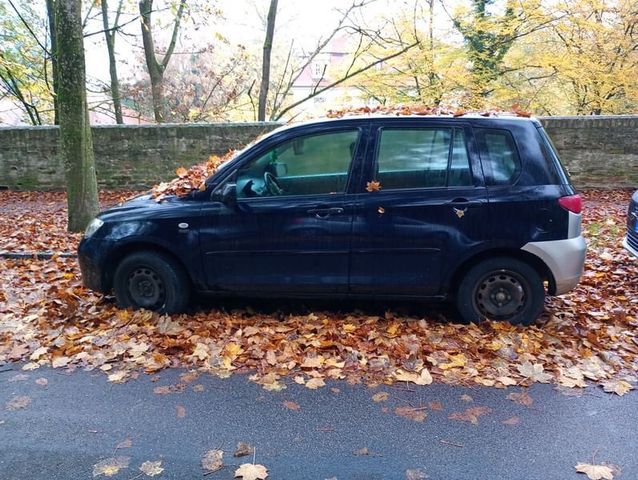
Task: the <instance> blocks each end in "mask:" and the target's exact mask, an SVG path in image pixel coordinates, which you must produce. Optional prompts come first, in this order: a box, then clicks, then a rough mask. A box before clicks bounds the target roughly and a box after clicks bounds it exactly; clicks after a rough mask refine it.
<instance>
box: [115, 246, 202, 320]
mask: <svg viewBox="0 0 638 480" xmlns="http://www.w3.org/2000/svg"><path fill="white" fill-rule="evenodd" d="M113 290H114V291H115V298H116V300H117V304H118V306H119V307H120V308H129V307H131V308H133V309H140V308H144V309H146V310H153V311H156V312H160V313H179V312H183V311H184V310H185V309H186V307H187V306H188V303H189V301H190V296H191V295H190V294H191V288H190V281H189V278H188V276H187V275H186V273H185V272H184V269H183V268H182V266H181V265H179V264H178V263H177V262H175V261H174V260H173V259H171V258H170V257H167V256H165V255H162V254H161V253H157V252H150V251H142V252H135V253H132V254H130V255H128V256H127V257H125V258H124V259H123V260H122V261H121V262H120V264H119V265H118V266H117V268H116V270H115V275H114V277H113Z"/></svg>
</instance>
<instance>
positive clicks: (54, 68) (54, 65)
mask: <svg viewBox="0 0 638 480" xmlns="http://www.w3.org/2000/svg"><path fill="white" fill-rule="evenodd" d="M46 5H47V18H48V21H49V38H50V39H51V73H52V74H53V124H54V125H59V124H60V112H59V108H58V60H57V54H58V53H57V52H58V48H57V35H56V33H55V13H54V11H55V0H46Z"/></svg>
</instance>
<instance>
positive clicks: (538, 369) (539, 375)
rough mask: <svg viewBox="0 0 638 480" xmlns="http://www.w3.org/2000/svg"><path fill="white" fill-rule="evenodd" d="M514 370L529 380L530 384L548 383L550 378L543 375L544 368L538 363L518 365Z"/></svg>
mask: <svg viewBox="0 0 638 480" xmlns="http://www.w3.org/2000/svg"><path fill="white" fill-rule="evenodd" d="M516 369H517V370H518V371H519V373H520V374H521V375H523V376H524V377H525V378H527V379H529V380H530V381H532V382H539V383H549V381H550V380H551V379H552V376H551V375H550V374H548V373H544V367H543V365H541V364H540V363H534V364H532V363H530V362H525V363H523V364H521V365H518V366H517V367H516Z"/></svg>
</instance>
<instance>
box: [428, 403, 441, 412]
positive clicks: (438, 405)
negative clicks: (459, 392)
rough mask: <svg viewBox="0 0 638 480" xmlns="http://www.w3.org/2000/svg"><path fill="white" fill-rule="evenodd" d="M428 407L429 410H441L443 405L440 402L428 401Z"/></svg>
mask: <svg viewBox="0 0 638 480" xmlns="http://www.w3.org/2000/svg"><path fill="white" fill-rule="evenodd" d="M428 407H429V408H430V410H443V405H441V402H428Z"/></svg>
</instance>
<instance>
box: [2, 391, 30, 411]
mask: <svg viewBox="0 0 638 480" xmlns="http://www.w3.org/2000/svg"><path fill="white" fill-rule="evenodd" d="M30 403H31V397H28V396H26V395H19V396H16V397H13V398H12V399H11V400H9V401H8V402H7V403H6V408H7V410H13V411H15V410H20V409H22V408H27V407H28V406H29V404H30Z"/></svg>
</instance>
